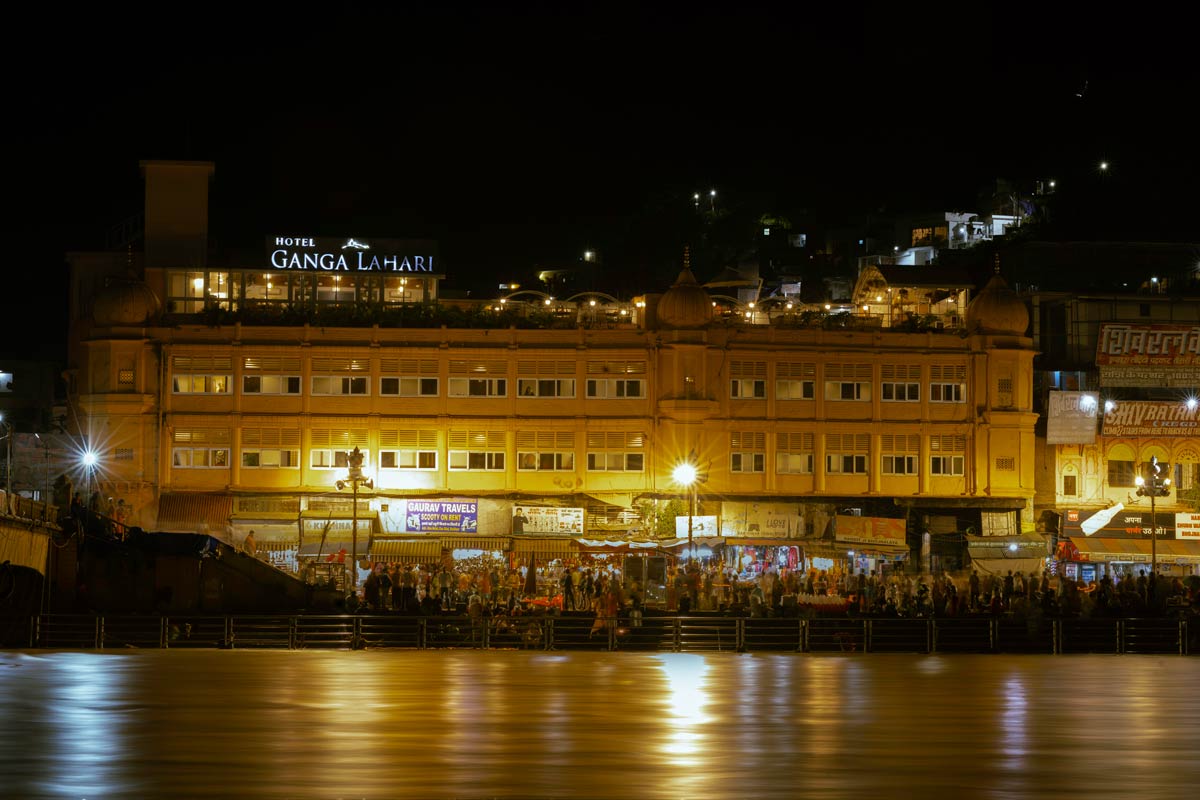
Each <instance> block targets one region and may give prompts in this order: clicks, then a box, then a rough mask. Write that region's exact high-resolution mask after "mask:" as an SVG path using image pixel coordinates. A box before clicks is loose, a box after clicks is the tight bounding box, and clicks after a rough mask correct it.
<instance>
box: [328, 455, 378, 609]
mask: <svg viewBox="0 0 1200 800" xmlns="http://www.w3.org/2000/svg"><path fill="white" fill-rule="evenodd" d="M346 461H347V463H348V464H349V467H350V470H349V474H347V476H346V479H345V480H343V481H338V482H337V488H338V491H339V492H340V491H341V490H342V489H345V488H346V484H350V486H351V487H352V488H353V489H354V508H353V510H352V511H351V515H350V518H351V519H352V520H353V521H352V522H351V523H350V525H351V527H350V562H351V564H350V574H351V575H352V576H353V577H352V579H351V580H352V584H351V585H352V586H353V587H354V591H355V592H357V591H358V486H359V484H362V485H363V486H366V487H367V488H368V489H373V488H375V482H374V481H372V480H371V479H370V478H368V477H366V476H364V475H363V471H362V463H363V454H362V451H361V450H359V449H358V446H357V445H355V447H354V449H353V450H352V451H350V452H349V453H347V454H346Z"/></svg>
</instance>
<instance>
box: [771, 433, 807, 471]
mask: <svg viewBox="0 0 1200 800" xmlns="http://www.w3.org/2000/svg"><path fill="white" fill-rule="evenodd" d="M813 439H814V437H813V434H812V433H807V432H804V431H789V432H778V433H776V434H775V472H776V473H777V474H781V475H787V474H791V475H809V474H812V471H813Z"/></svg>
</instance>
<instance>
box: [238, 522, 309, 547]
mask: <svg viewBox="0 0 1200 800" xmlns="http://www.w3.org/2000/svg"><path fill="white" fill-rule="evenodd" d="M233 529H234V531H235V532H236V533H237V536H235V537H234V538H235V540H236V541H241V540H242V539H244V538H245V537H246V534H247V533H249V532H250V531H254V540H255V541H256V542H258V544H259V546H260V547H261V546H262V545H264V544H266V543H267V542H292V543H293V544H294V543H296V542H299V541H300V529H299V526H297V525H296V523H295V522H292V524H290V525H287V524H284V525H280V524H279V523H266V524H263V523H261V522H248V521H245V520H235V521H234V524H233Z"/></svg>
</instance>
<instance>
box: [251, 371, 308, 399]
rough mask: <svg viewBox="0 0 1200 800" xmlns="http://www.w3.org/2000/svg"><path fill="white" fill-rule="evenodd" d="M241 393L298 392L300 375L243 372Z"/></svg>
mask: <svg viewBox="0 0 1200 800" xmlns="http://www.w3.org/2000/svg"><path fill="white" fill-rule="evenodd" d="M242 394H300V376H299V375H245V374H243V375H242Z"/></svg>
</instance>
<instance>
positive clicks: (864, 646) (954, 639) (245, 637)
mask: <svg viewBox="0 0 1200 800" xmlns="http://www.w3.org/2000/svg"><path fill="white" fill-rule="evenodd" d="M0 646H2V647H7V648H49V649H95V650H114V649H128V648H168V649H171V648H220V649H233V650H243V649H286V650H314V649H343V650H356V649H366V648H370V649H376V648H407V649H419V650H432V649H443V648H473V649H532V650H606V651H611V650H629V651H648V652H735V653H741V652H766V651H775V652H795V653H838V652H841V653H1034V654H1038V653H1040V654H1047V655H1049V654H1055V655H1057V654H1072V653H1109V654H1136V653H1141V654H1178V655H1191V654H1197V653H1200V623H1198V622H1195V621H1193V622H1191V623H1190V624H1189V621H1188V620H1187V619H1175V618H1163V617H1146V618H1128V619H1070V618H1067V619H1041V620H1020V619H1015V618H1008V617H959V618H953V617H952V618H933V619H896V618H879V619H875V618H865V619H864V618H858V619H853V618H837V617H816V618H812V619H805V618H742V617H718V616H711V617H709V616H684V617H659V616H647V617H644V618H643V619H642V620H640V622H636V623H635V622H634V621H631V620H629V619H626V618H620V619H608V618H596V617H588V616H517V617H484V618H482V619H477V620H473V619H472V618H470V617H466V616H435V617H412V616H403V615H387V614H378V615H375V614H357V615H330V616H322V615H308V614H305V615H271V616H267V615H226V616H200V615H197V616H151V615H109V616H95V615H64V614H48V615H41V616H8V617H3V616H0Z"/></svg>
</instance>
